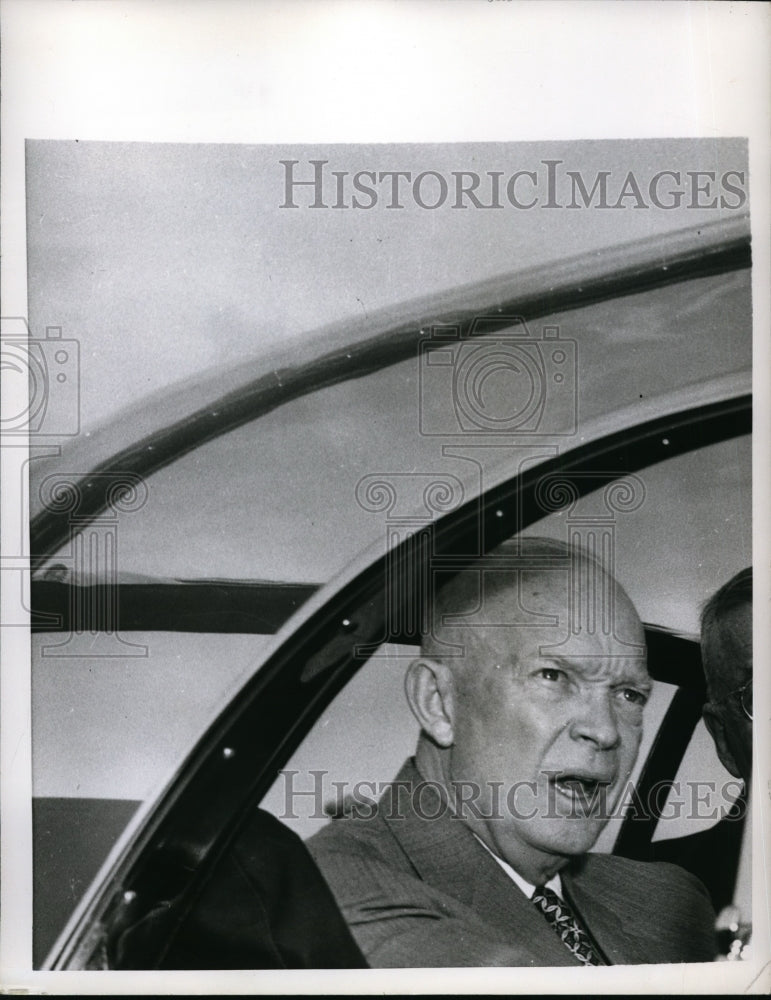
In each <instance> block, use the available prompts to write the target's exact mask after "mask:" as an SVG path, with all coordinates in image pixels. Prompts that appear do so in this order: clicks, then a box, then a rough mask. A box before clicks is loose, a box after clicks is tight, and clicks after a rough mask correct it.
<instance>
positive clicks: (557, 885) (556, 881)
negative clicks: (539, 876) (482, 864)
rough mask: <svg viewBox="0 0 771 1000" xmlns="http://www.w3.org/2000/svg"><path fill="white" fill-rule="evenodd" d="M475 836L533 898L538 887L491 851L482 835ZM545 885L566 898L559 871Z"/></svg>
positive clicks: (561, 897) (512, 879)
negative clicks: (563, 893)
mask: <svg viewBox="0 0 771 1000" xmlns="http://www.w3.org/2000/svg"><path fill="white" fill-rule="evenodd" d="M472 832H473V831H472ZM474 836H475V837H476V839H477V840H478V841H479V843H480V844H481V845H482V847H484V849H485V850H486V851H487V853H488V854H489V855H490V856H491V857H493V858H494V859H495V860H496V861H497V862H498V864H499V865H500V866H501V868H502V869H503V870H504V871H505V872H506V874H507V875H508V876H509V878H510V879H511V881H512V882H515V883H516V884H517V885H518V886H519V888H520V889H521V890H522V892H524V894H525V895H526V896H527V898H528V899H532V898H533V895H534V893H535V889H536V887H535V886H534V885H533V884H532V883H531V882H528V881H527V879H524V878H522V876H521V875H520V874H519V872H515V871H514V869H513V868H512V867H511V865H510V864H509V863H508V862H506V861H504V860H503V858H499V857H498V855H497V854H495V853H494V851H491V850H490V848H489V847H488V846H487V844H486V843H485V842H484V840H482V839H481V838H480V837H477V835H476V834H474ZM545 886H546V888H547V889H551V890H552V892H556V893H557V895H558V896H559V897H560V899H564V896H563V895H562V879H561V878H560V876H559V872H557V874H556V875H554V876H553V877H552V878H550V879H549V881H548V882H546V883H545Z"/></svg>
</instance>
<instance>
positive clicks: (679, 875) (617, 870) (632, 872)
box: [576, 853, 709, 910]
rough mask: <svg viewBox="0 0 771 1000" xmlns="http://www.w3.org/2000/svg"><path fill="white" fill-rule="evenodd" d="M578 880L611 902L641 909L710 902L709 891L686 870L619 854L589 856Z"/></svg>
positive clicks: (579, 870) (580, 870) (582, 866)
mask: <svg viewBox="0 0 771 1000" xmlns="http://www.w3.org/2000/svg"><path fill="white" fill-rule="evenodd" d="M576 878H577V880H579V881H580V882H581V883H582V884H584V885H591V886H592V887H593V888H594V889H596V890H597V891H600V892H601V891H605V892H607V893H608V895H609V897H610V898H615V899H621V900H626V901H627V902H628V903H630V904H632V905H635V906H636V907H638V908H644V909H657V910H658V909H661V908H662V906H663V905H664V904H670V903H671V905H674V906H676V907H682V906H683V905H686V904H688V903H692V904H697V903H698V904H699V905H701V904H702V903H704V902H708V899H709V897H708V894H707V890H706V889H705V888H704V886H703V885H702V883H701V882H700V881H699V880H698V879H697V878H696V876H695V875H692V874H691V873H690V872H687V871H685V869H683V868H680V867H679V866H678V865H673V864H669V863H667V862H664V861H634V860H632V859H631V858H624V857H620V856H618V855H615V854H591V853H590V854H586V855H585V856H584V857H583V858H582V859H581V862H580V865H579V866H578V870H577V872H576Z"/></svg>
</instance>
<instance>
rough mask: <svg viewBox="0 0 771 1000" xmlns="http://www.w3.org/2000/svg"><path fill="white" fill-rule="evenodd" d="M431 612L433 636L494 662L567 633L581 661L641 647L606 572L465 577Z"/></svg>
mask: <svg viewBox="0 0 771 1000" xmlns="http://www.w3.org/2000/svg"><path fill="white" fill-rule="evenodd" d="M579 568H580V564H579ZM437 610H438V612H439V613H438V615H436V616H435V618H434V621H435V624H436V625H437V626H438V631H439V632H441V633H443V634H445V635H450V634H451V635H452V638H453V639H454V640H456V641H457V640H461V641H463V643H464V645H469V646H473V647H475V648H476V649H477V650H479V649H484V648H487V649H488V650H490V652H496V653H497V654H498V655H499V656H504V655H505V653H506V651H508V650H515V651H517V650H522V651H527V652H533V650H534V649H535V648H537V647H538V646H541V645H548V644H550V643H554V642H556V641H558V640H559V638H560V637H561V636H562V637H566V636H568V635H569V636H570V637H571V642H572V645H573V647H575V648H576V652H577V654H578V655H580V656H588V655H593V654H597V655H611V654H618V655H624V654H625V653H628V652H629V650H628V649H627V648H626V647H627V646H629V645H631V646H634V647H639V645H640V644H641V643H642V641H643V631H642V626H641V624H640V620H639V618H638V616H637V613H636V611H635V609H634V607H633V605H632V603H631V601H630V600H629V598H628V597H627V595H626V593H625V592H624V590H623V589H622V588H621V586H620V585H619V584H617V583H616V581H615V580H613V579H612V578H611V577H610V576H608V575H606V574H604V573H594V574H593V575H592V576H591V577H590V576H589V575H588V574H582V573H581V572H572V573H567V572H565V571H564V570H563V571H552V572H549V571H544V570H539V571H538V572H532V571H523V572H519V573H511V572H507V573H502V572H496V571H495V570H491V571H486V572H479V573H476V574H472V573H465V574H463V576H462V579H459V580H458V581H456V582H455V584H454V586H453V587H451V588H449V589H448V590H447V591H445V593H444V594H443V595H442V598H441V599H440V601H439V602H438V604H437ZM579 647H580V648H579ZM617 647H618V648H617ZM633 652H634V654H635V655H636V654H637V652H638V650H637V648H635V649H634V651H633Z"/></svg>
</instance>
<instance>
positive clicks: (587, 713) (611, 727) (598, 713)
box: [570, 691, 621, 750]
mask: <svg viewBox="0 0 771 1000" xmlns="http://www.w3.org/2000/svg"><path fill="white" fill-rule="evenodd" d="M570 735H571V736H572V738H573V739H574V740H588V741H589V742H590V743H594V744H595V746H596V747H597V748H598V749H599V750H613V749H614V748H615V747H617V746H618V744H619V741H620V739H621V734H620V733H619V728H618V721H617V719H616V713H615V711H614V710H613V705H612V703H611V695H610V694H609V693H608V692H607V691H597V692H591V693H588V694H587V695H586V696H585V697H584V698H582V699H581V701H580V706H578V707H577V709H576V714H575V716H574V717H573V721H572V722H571V724H570Z"/></svg>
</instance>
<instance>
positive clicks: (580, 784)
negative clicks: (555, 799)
mask: <svg viewBox="0 0 771 1000" xmlns="http://www.w3.org/2000/svg"><path fill="white" fill-rule="evenodd" d="M612 780H613V779H612V778H607V777H599V776H595V775H590V774H581V773H573V772H568V771H565V772H563V773H562V774H558V775H554V776H553V777H551V778H550V782H551V784H552V786H553V787H554V788H555V790H556V791H557V792H558V793H559V794H560V795H562V796H564V797H565V798H567V799H570V801H571V802H576V801H579V802H585V803H586V804H587V805H588V804H590V803H592V804H597V805H599V804H600V803H601V802H602V801H603V799H604V796H605V795H606V794H607V791H608V788H609V787H610V785H611V783H612Z"/></svg>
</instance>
